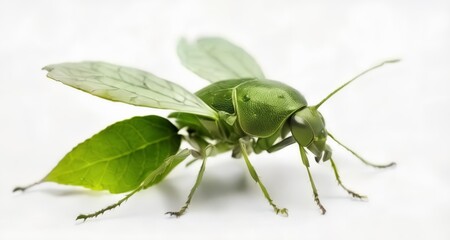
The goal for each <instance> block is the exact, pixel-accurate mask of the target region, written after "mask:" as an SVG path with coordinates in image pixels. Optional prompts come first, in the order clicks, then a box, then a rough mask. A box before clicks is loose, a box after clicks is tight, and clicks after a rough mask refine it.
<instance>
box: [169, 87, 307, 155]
mask: <svg viewBox="0 0 450 240" xmlns="http://www.w3.org/2000/svg"><path fill="white" fill-rule="evenodd" d="M196 95H197V96H198V97H199V98H200V99H202V100H203V101H204V102H205V103H206V104H208V105H209V106H210V107H211V108H213V109H214V110H216V111H217V112H219V113H221V114H219V115H221V116H222V117H221V118H220V119H219V120H218V121H217V122H216V121H213V120H209V119H208V118H204V117H201V116H196V115H192V114H186V113H176V114H172V115H171V117H175V118H177V121H178V124H179V125H181V126H180V127H188V129H190V130H191V131H194V132H198V135H202V136H208V137H210V138H212V139H217V140H221V141H225V142H228V143H230V144H231V145H234V144H236V143H237V142H238V140H239V138H241V137H246V136H250V137H256V138H258V141H259V142H260V144H259V145H260V147H261V146H263V145H264V146H263V147H262V148H263V149H262V150H265V149H267V147H270V145H271V143H273V142H274V141H275V140H276V139H277V138H278V137H280V136H281V135H282V129H283V128H282V127H283V126H284V124H285V122H286V120H287V119H288V118H289V117H290V116H291V115H292V114H293V113H294V112H296V111H298V110H299V109H302V108H303V107H306V106H307V102H306V100H305V98H304V97H303V96H302V95H301V94H300V93H299V92H298V91H297V90H295V89H293V88H291V87H289V86H287V85H285V84H283V83H281V82H277V81H272V80H254V79H239V80H224V81H219V82H215V83H212V84H211V85H209V86H207V87H205V88H203V89H201V90H199V91H198V92H197V93H196ZM226 118H229V119H233V122H232V123H231V124H230V121H227V119H226ZM234 119H235V120H234ZM265 141H268V142H266V143H263V142H265ZM265 145H267V146H265ZM255 150H258V149H255Z"/></svg>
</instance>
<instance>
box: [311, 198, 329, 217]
mask: <svg viewBox="0 0 450 240" xmlns="http://www.w3.org/2000/svg"><path fill="white" fill-rule="evenodd" d="M314 201H315V202H316V204H317V206H319V208H320V211H321V212H322V215H325V213H326V212H327V210H326V209H325V208H324V207H323V205H322V203H320V199H319V195H314Z"/></svg>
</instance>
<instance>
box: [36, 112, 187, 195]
mask: <svg viewBox="0 0 450 240" xmlns="http://www.w3.org/2000/svg"><path fill="white" fill-rule="evenodd" d="M177 133H178V128H176V127H175V126H174V125H173V124H172V123H170V121H168V120H167V119H165V118H162V117H159V116H145V117H134V118H131V119H128V120H124V121H121V122H117V123H114V124H113V125H111V126H109V127H107V128H106V129H104V130H102V131H101V132H99V133H98V134H96V135H94V136H92V137H91V138H90V139H87V140H86V141H85V142H83V143H80V144H79V145H78V146H76V147H75V148H74V149H73V150H72V151H70V152H69V153H68V154H67V155H66V156H64V158H63V159H62V160H61V161H60V162H59V163H58V165H56V167H55V168H54V169H53V170H52V171H51V172H50V173H49V174H48V175H47V176H46V177H45V178H44V179H43V181H44V182H56V183H60V184H68V185H76V186H83V187H87V188H90V189H93V190H108V191H110V192H112V193H121V192H128V191H130V190H133V189H136V188H137V187H138V186H139V185H141V184H142V183H143V181H144V180H145V179H147V178H148V176H149V174H151V173H152V172H154V171H156V172H157V173H158V174H157V176H158V177H157V178H156V179H155V180H152V181H153V182H151V183H153V184H154V183H156V182H158V181H160V180H161V179H162V178H163V177H164V176H165V175H167V174H168V172H169V171H170V170H171V169H172V168H173V167H174V166H175V165H176V164H178V163H179V162H180V161H178V160H177V161H176V162H173V161H172V160H171V162H170V164H169V163H165V161H167V160H168V159H169V160H170V159H171V156H173V155H174V154H176V153H177V151H178V149H179V146H180V143H181V136H180V135H178V134H177ZM183 156H184V155H183ZM167 164H169V165H168V166H166V165H167ZM145 181H148V180H145ZM146 184H150V183H147V182H146Z"/></svg>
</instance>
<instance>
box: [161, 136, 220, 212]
mask: <svg viewBox="0 0 450 240" xmlns="http://www.w3.org/2000/svg"><path fill="white" fill-rule="evenodd" d="M211 148H212V146H211V145H208V146H207V147H206V148H205V149H204V150H203V151H202V153H201V156H202V165H201V166H200V170H199V171H198V175H197V179H196V180H195V183H194V186H193V187H192V189H191V192H190V193H189V195H188V198H187V200H186V202H185V203H184V205H183V206H182V207H181V209H180V210H179V211H176V212H166V214H169V215H170V216H175V217H181V216H182V215H183V214H184V213H185V212H186V210H187V208H188V207H189V204H190V203H191V200H192V197H193V196H194V194H195V191H196V190H197V188H198V186H199V185H200V182H201V181H202V179H203V174H204V173H205V169H206V159H207V158H208V156H209V154H210V151H211ZM208 152H209V153H208Z"/></svg>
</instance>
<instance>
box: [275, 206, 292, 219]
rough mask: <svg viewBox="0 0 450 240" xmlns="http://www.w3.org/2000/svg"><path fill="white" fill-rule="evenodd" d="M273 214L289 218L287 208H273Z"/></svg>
mask: <svg viewBox="0 0 450 240" xmlns="http://www.w3.org/2000/svg"><path fill="white" fill-rule="evenodd" d="M275 213H276V214H280V215H282V216H283V217H288V216H289V213H288V210H287V208H282V209H279V208H277V207H275Z"/></svg>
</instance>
